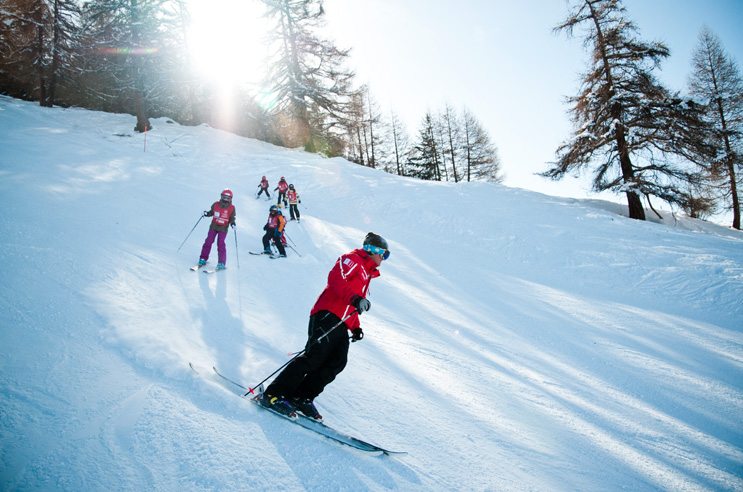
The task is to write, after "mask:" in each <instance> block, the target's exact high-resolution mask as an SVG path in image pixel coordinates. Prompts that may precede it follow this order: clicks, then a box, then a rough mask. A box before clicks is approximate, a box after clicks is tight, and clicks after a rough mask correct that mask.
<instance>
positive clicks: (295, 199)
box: [286, 184, 302, 222]
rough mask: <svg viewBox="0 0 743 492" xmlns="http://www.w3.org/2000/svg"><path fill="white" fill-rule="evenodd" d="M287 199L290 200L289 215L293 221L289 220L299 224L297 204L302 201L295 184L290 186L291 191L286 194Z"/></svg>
mask: <svg viewBox="0 0 743 492" xmlns="http://www.w3.org/2000/svg"><path fill="white" fill-rule="evenodd" d="M286 198H287V200H289V215H291V219H289V220H296V221H297V222H299V208H298V207H297V203H302V200H300V199H299V193H297V190H295V189H294V185H293V184H290V185H289V191H287V192H286ZM295 215H296V217H295Z"/></svg>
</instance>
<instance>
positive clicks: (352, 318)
mask: <svg viewBox="0 0 743 492" xmlns="http://www.w3.org/2000/svg"><path fill="white" fill-rule="evenodd" d="M282 183H283V184H282ZM259 187H260V188H261V190H260V191H259V192H258V195H257V196H260V195H261V193H263V192H265V193H266V196H268V198H269V199H270V195H269V194H268V188H269V186H268V181H267V180H266V177H265V176H263V179H262V180H261V184H260V185H259ZM274 191H279V197H278V202H277V203H276V205H271V207H270V208H269V215H268V220H267V222H266V225H265V226H263V229H264V230H265V231H266V233H265V235H264V236H263V248H264V253H267V254H270V253H271V246H270V241H271V240H273V241H274V243H275V244H276V247H277V249H278V251H279V255H280V256H282V257H286V250H285V248H284V246H285V239H284V228H285V226H286V218H284V216H283V214H282V213H281V211H280V207H281V202H282V200H283V203H284V206H286V202H287V200H288V201H289V204H290V209H289V210H290V211H292V213H291V216H292V220H294V218H295V213H296V220H297V221H299V210H298V209H297V208H296V203H301V201H299V195H298V194H297V192H296V190H295V189H294V186H293V185H291V184H289V185H287V184H286V180H285V179H284V177H283V176H282V177H281V180H280V181H279V186H277V187H276V188H275V189H274ZM232 197H233V194H232V191H230V190H229V189H225V190H223V191H222V193H221V196H220V200H219V201H217V202H214V203H213V204H212V206H211V208H210V210H207V211H204V217H212V223H211V224H210V226H209V232H208V234H207V237H206V240H205V241H204V245H203V246H202V248H201V255H200V257H199V265H204V264H206V262H207V260H208V258H209V253H210V251H211V247H212V244H213V243H214V239H215V238H216V239H217V252H218V261H219V263H218V264H217V269H224V268H225V263H226V259H227V253H226V247H225V238H226V236H227V231H228V230H229V227H232V228H233V229H234V227H235V217H236V213H235V206H234V205H233V204H232ZM292 205H293V207H292ZM389 256H390V251H389V247H388V245H387V241H386V240H385V239H384V238H383V237H382V236H380V235H378V234H375V233H373V232H370V233H368V234H367V235H366V237H365V238H364V241H363V243H362V247H361V248H359V249H354V250H353V251H351V252H349V253H347V254H345V255H342V256H341V257H340V258H338V260H337V261H336V262H335V265H334V266H333V268H332V269H331V270H330V273H329V274H328V282H327V285H326V286H325V289H324V290H323V291H322V293H321V294H320V296H319V297H318V299H317V301H316V302H315V305H314V306H313V308H312V310H311V311H310V321H309V327H308V339H307V343H306V345H305V349H304V350H303V351H302V352H301V353H300V355H298V356H296V357H295V358H294V359H292V361H291V362H290V363H289V364H288V365H287V366H286V367H285V368H284V369H283V371H281V373H280V374H279V375H278V376H277V377H276V378H275V379H274V380H273V382H272V383H271V384H270V385H269V386H268V387H267V388H266V390H265V391H264V392H263V394H262V395H260V397H259V399H258V400H257V401H258V403H259V404H260V405H262V406H263V407H265V408H268V409H270V410H273V411H274V412H277V413H279V414H282V415H284V416H286V417H289V418H292V419H295V418H297V413H296V412H299V413H301V414H303V415H304V416H306V417H308V418H311V419H315V420H322V416H321V415H320V413H319V412H318V410H317V407H316V406H315V404H314V400H315V398H316V397H317V396H318V395H319V394H320V393H321V392H322V391H323V389H324V388H325V386H327V385H328V384H329V383H330V382H332V381H333V380H334V379H335V377H336V376H337V375H338V374H340V372H341V371H343V369H344V368H345V367H346V363H347V360H348V348H349V340H350V341H354V342H356V341H359V340H361V339H362V338H364V332H363V331H362V329H361V324H360V320H359V316H360V315H361V314H362V313H364V312H365V311H368V310H369V309H370V308H371V303H370V302H369V300H367V299H366V296H367V294H368V292H369V283H370V282H371V280H372V279H373V278H376V277H378V276H379V271H378V268H379V266H380V265H381V264H382V261H384V260H386V259H388V258H389Z"/></svg>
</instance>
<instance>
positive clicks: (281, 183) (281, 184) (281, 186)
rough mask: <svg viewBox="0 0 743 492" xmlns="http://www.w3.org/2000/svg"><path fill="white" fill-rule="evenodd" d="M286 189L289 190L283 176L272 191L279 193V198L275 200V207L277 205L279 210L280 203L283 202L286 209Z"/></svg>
mask: <svg viewBox="0 0 743 492" xmlns="http://www.w3.org/2000/svg"><path fill="white" fill-rule="evenodd" d="M288 189H289V185H288V184H286V180H285V179H284V177H283V176H281V179H280V180H279V185H278V186H277V187H276V188H274V189H273V190H274V191H276V190H278V191H279V198H278V200H276V205H278V206H279V208H281V202H282V201H283V202H284V206H285V207H286V190H288Z"/></svg>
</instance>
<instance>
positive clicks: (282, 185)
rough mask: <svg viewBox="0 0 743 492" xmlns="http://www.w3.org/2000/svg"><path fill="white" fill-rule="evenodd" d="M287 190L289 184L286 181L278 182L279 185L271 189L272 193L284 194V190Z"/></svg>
mask: <svg viewBox="0 0 743 492" xmlns="http://www.w3.org/2000/svg"><path fill="white" fill-rule="evenodd" d="M288 189H289V183H287V182H286V181H279V185H278V186H277V187H276V188H274V189H273V191H276V190H279V191H280V192H281V193H284V192H285V191H286V190H288Z"/></svg>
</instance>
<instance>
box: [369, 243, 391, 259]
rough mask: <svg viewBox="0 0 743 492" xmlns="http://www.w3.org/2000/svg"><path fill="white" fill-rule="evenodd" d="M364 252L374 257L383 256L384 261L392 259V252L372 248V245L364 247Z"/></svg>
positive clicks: (376, 247)
mask: <svg viewBox="0 0 743 492" xmlns="http://www.w3.org/2000/svg"><path fill="white" fill-rule="evenodd" d="M364 251H366V252H367V253H371V254H373V255H382V259H383V260H386V259H387V258H389V257H390V250H388V249H384V248H380V247H379V246H372V245H371V244H366V245H364Z"/></svg>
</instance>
